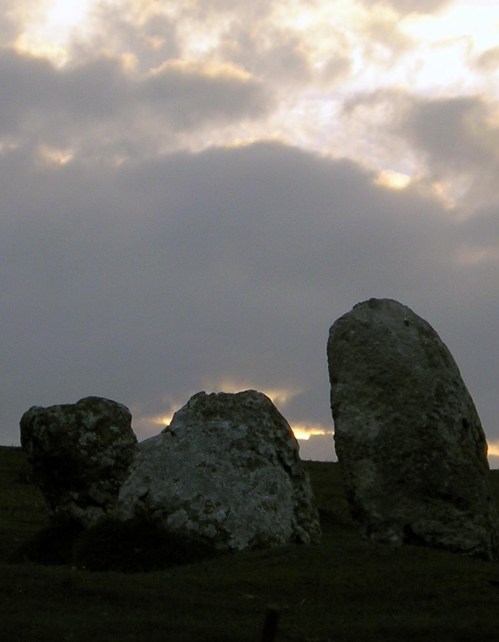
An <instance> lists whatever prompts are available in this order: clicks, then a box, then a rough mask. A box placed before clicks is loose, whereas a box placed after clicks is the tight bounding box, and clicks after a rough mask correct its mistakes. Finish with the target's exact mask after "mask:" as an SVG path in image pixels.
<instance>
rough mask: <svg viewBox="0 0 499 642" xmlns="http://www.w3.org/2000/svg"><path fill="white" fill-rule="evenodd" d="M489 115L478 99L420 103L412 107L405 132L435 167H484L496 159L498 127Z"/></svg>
mask: <svg viewBox="0 0 499 642" xmlns="http://www.w3.org/2000/svg"><path fill="white" fill-rule="evenodd" d="M491 116H492V109H491V106H490V105H487V103H486V102H485V101H484V100H483V99H481V98H479V97H474V96H465V97H458V98H443V99H437V100H426V101H423V100H421V101H418V102H415V104H414V105H413V108H412V109H411V111H410V113H409V115H408V117H407V121H406V123H405V131H406V133H407V134H408V135H409V136H410V138H411V142H413V143H414V144H415V145H417V147H418V148H419V149H421V150H423V151H424V152H425V153H426V154H427V155H428V158H429V160H430V163H432V164H433V165H434V166H435V167H440V168H451V169H455V170H461V169H465V168H468V167H470V166H472V167H476V166H482V167H483V166H484V165H487V164H489V163H490V162H491V161H492V160H495V159H496V158H497V152H496V147H497V142H498V139H499V126H498V125H497V124H493V123H491V122H490V119H491Z"/></svg>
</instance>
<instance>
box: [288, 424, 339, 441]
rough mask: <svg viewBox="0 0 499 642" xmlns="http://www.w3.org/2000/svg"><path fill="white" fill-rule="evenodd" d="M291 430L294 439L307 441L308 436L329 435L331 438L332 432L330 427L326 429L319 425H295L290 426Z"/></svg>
mask: <svg viewBox="0 0 499 642" xmlns="http://www.w3.org/2000/svg"><path fill="white" fill-rule="evenodd" d="M291 430H292V431H293V434H294V436H295V437H296V439H299V440H300V441H308V440H309V439H310V437H322V436H324V435H330V436H331V438H332V436H333V434H334V431H333V429H332V428H331V429H329V430H327V429H325V428H322V427H321V426H308V425H296V426H291Z"/></svg>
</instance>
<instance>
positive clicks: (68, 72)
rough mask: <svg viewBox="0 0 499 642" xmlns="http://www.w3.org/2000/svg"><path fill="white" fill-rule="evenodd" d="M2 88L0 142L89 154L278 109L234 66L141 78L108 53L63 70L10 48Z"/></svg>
mask: <svg viewBox="0 0 499 642" xmlns="http://www.w3.org/2000/svg"><path fill="white" fill-rule="evenodd" d="M0 84H1V86H2V90H3V92H4V93H3V95H4V100H2V104H1V106H0V137H1V136H3V137H8V138H9V139H11V140H14V141H15V142H16V144H28V145H30V146H31V147H34V146H36V145H48V146H52V147H55V148H57V147H59V148H62V149H65V148H73V149H74V150H75V151H77V150H78V149H79V150H80V151H85V150H87V152H86V153H89V151H90V152H91V153H96V152H97V150H98V149H100V153H101V154H102V152H104V153H105V149H106V143H107V145H111V146H112V147H113V149H114V148H115V147H116V146H118V147H119V146H120V145H121V147H122V149H124V148H123V143H126V142H127V141H128V145H129V146H131V148H132V149H133V148H135V149H137V150H140V149H141V148H142V147H144V146H151V145H152V146H155V147H158V146H159V147H160V146H161V144H162V143H163V144H164V143H165V141H168V140H169V139H170V138H171V137H172V136H175V135H177V134H181V133H185V132H187V133H189V134H190V135H192V133H193V131H195V130H199V129H203V128H204V127H206V126H213V125H214V124H217V123H223V124H224V125H225V126H226V125H227V124H230V123H231V122H232V121H237V122H240V121H241V120H244V119H249V120H251V119H254V118H257V117H261V116H262V115H263V114H264V113H265V112H266V110H268V109H269V107H270V104H271V100H270V94H269V92H267V90H266V89H265V88H264V87H263V86H262V84H261V83H260V82H259V81H256V80H254V79H253V78H252V77H251V76H250V75H249V74H247V73H243V72H241V71H240V70H238V69H237V68H236V67H234V66H231V65H227V64H219V65H216V64H211V65H209V64H201V63H185V62H182V61H172V62H167V63H165V64H163V65H162V66H161V67H159V68H158V69H155V70H153V71H151V72H149V73H148V74H145V75H140V74H137V73H135V72H134V71H133V70H131V69H128V68H127V66H126V60H122V59H117V58H115V57H109V56H105V55H101V56H98V57H97V58H95V59H92V60H87V61H86V62H84V63H82V64H80V65H75V66H66V67H64V68H63V69H56V68H54V67H53V66H52V65H51V64H50V63H49V62H48V61H46V60H44V59H40V58H34V57H31V56H27V55H23V54H18V53H16V52H14V51H12V50H9V49H6V50H3V51H1V52H0ZM89 148H90V149H89Z"/></svg>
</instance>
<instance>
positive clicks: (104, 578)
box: [0, 448, 499, 642]
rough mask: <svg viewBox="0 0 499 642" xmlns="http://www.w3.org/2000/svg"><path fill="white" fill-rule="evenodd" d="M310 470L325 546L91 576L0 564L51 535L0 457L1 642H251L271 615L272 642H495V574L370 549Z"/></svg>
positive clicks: (2, 452)
mask: <svg viewBox="0 0 499 642" xmlns="http://www.w3.org/2000/svg"><path fill="white" fill-rule="evenodd" d="M307 467H308V469H309V471H310V474H311V477H312V482H313V485H314V489H315V492H316V496H317V500H318V503H319V506H320V507H321V517H322V523H323V531H324V535H323V540H322V543H321V545H320V546H314V547H300V546H296V547H282V548H277V549H272V550H266V551H258V552H252V553H240V554H237V555H230V556H223V557H220V558H217V559H208V560H204V561H198V562H196V563H192V564H187V565H176V566H172V567H171V568H168V569H166V570H163V571H157V572H150V573H121V572H114V571H107V572H90V571H88V570H83V569H81V568H78V567H72V566H67V565H66V566H65V565H41V564H34V563H26V562H23V563H15V564H13V563H8V559H9V558H11V557H12V555H13V554H14V553H15V551H17V550H19V547H20V546H22V545H23V544H25V543H26V542H27V541H28V540H31V538H32V537H33V535H34V534H35V533H36V532H37V531H39V530H41V529H43V528H45V527H46V526H47V525H48V521H47V518H46V514H45V511H44V508H43V502H42V499H41V497H40V495H39V493H38V492H37V491H36V490H35V489H34V488H33V487H32V486H31V485H30V484H29V483H27V482H29V478H28V471H27V468H26V463H25V461H24V457H23V455H22V452H21V451H20V450H18V449H13V448H0V544H1V548H0V640H2V641H5V642H10V641H12V642H14V641H16V642H17V641H19V642H35V641H36V642H42V641H43V642H45V641H46V642H63V641H64V642H73V641H74V642H113V641H116V642H118V641H119V642H125V641H137V642H138V641H141V642H142V641H144V642H160V641H161V642H165V641H171V642H180V641H186V642H187V641H189V642H197V641H200V642H222V641H239V640H240V641H241V642H258V641H259V640H260V639H261V631H262V626H263V622H264V618H265V614H266V612H267V611H268V609H269V608H276V609H278V611H279V613H280V618H279V627H278V632H277V637H276V642H280V641H282V642H284V641H289V642H294V641H296V642H298V641H302V642H326V641H328V640H329V641H330V642H354V641H355V642H360V641H367V642H369V641H378V640H379V641H380V642H381V641H383V642H431V641H433V640H435V641H438V642H464V641H469V642H471V641H473V642H475V641H476V640H480V639H487V640H496V639H499V564H496V563H487V562H483V561H481V560H476V559H472V558H467V557H464V556H460V555H455V554H451V553H446V552H444V551H436V550H431V549H427V548H422V547H403V548H400V549H392V548H387V547H380V546H374V545H371V544H368V543H367V542H365V541H363V540H362V539H361V538H360V537H359V536H358V535H357V533H356V532H355V530H354V529H352V528H351V526H350V524H349V521H348V511H347V507H346V503H345V499H344V497H343V493H342V489H341V480H340V471H339V468H338V466H337V465H336V464H330V463H327V464H323V463H308V462H307ZM491 475H492V478H493V481H494V483H496V482H497V481H499V479H498V477H497V475H498V473H497V472H496V471H494V472H492V473H491Z"/></svg>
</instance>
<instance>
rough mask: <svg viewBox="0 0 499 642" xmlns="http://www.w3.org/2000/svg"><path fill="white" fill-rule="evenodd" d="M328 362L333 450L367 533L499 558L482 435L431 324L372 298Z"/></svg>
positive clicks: (332, 339)
mask: <svg viewBox="0 0 499 642" xmlns="http://www.w3.org/2000/svg"><path fill="white" fill-rule="evenodd" d="M328 362H329V378H330V382H331V409H332V414H333V420H334V425H335V437H334V439H335V445H336V453H337V455H338V459H339V461H340V464H341V467H342V472H343V478H344V484H345V493H346V495H347V499H348V501H349V503H350V509H351V513H352V517H353V518H354V520H356V521H357V522H358V523H359V525H360V526H361V529H362V531H363V532H364V534H365V535H367V536H368V537H369V538H371V539H373V540H374V541H378V542H385V543H390V544H394V545H399V544H402V543H406V542H407V543H419V544H425V545H429V546H434V547H440V548H446V549H449V550H454V551H462V552H466V553H469V554H472V555H477V556H480V557H484V558H487V559H495V558H496V557H497V551H498V535H497V517H496V512H495V508H494V505H493V500H492V493H491V488H490V485H489V465H488V462H487V443H486V440H485V435H484V432H483V430H482V426H481V423H480V419H479V417H478V414H477V411H476V409H475V406H474V404H473V400H472V399H471V396H470V394H469V392H468V390H467V389H466V386H465V384H464V382H463V380H462V378H461V375H460V372H459V369H458V367H457V365H456V362H455V361H454V359H453V357H452V355H451V353H450V352H449V350H448V349H447V347H446V346H445V345H444V344H443V342H442V341H441V339H440V338H439V336H438V335H437V333H436V332H435V331H434V330H433V328H432V327H431V326H430V325H429V324H428V323H427V322H426V321H424V320H423V319H421V318H420V317H418V316H417V315H416V314H414V312H412V311H411V310H410V309H409V308H407V307H405V306H404V305H401V304H400V303H398V302H397V301H393V300H390V299H370V300H369V301H365V302H363V303H359V304H358V305H356V306H355V307H354V308H353V310H352V311H351V312H349V313H348V314H345V315H344V316H342V317H341V318H339V319H338V320H337V321H336V322H335V323H334V324H333V326H332V327H331V329H330V333H329V342H328Z"/></svg>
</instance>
